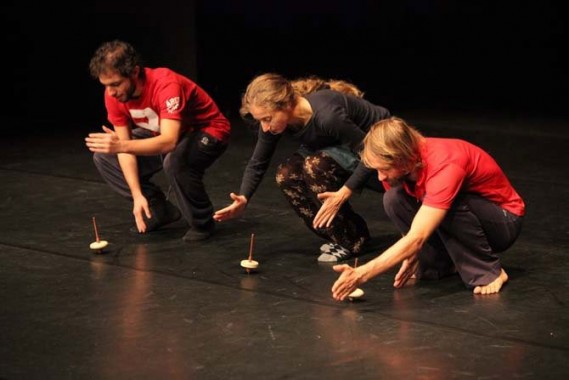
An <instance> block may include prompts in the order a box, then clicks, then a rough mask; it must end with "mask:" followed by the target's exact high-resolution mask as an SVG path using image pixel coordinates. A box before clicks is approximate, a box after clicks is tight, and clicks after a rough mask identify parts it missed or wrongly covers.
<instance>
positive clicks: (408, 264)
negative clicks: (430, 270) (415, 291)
mask: <svg viewBox="0 0 569 380" xmlns="http://www.w3.org/2000/svg"><path fill="white" fill-rule="evenodd" d="M418 267H419V260H417V255H415V256H412V257H410V258H408V259H405V260H403V263H401V268H399V272H397V274H396V275H395V281H393V287H395V288H401V287H402V286H403V285H405V283H406V282H407V281H408V280H409V279H410V278H415V275H416V274H417V268H418Z"/></svg>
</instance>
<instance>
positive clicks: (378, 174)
mask: <svg viewBox="0 0 569 380" xmlns="http://www.w3.org/2000/svg"><path fill="white" fill-rule="evenodd" d="M386 178H387V176H386V175H385V174H383V173H382V172H381V171H380V170H378V171H377V179H379V180H380V181H385V179H386Z"/></svg>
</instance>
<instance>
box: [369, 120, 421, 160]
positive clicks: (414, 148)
mask: <svg viewBox="0 0 569 380" xmlns="http://www.w3.org/2000/svg"><path fill="white" fill-rule="evenodd" d="M423 139H424V137H423V135H421V133H420V132H419V131H418V130H417V129H415V128H414V127H412V126H410V125H408V124H407V123H406V122H405V121H404V120H403V119H401V118H398V117H390V118H388V119H384V120H380V121H378V122H377V123H375V124H374V125H372V126H371V128H370V130H369V132H368V133H367V134H366V136H365V138H364V141H363V150H362V152H361V153H360V156H361V159H362V162H363V164H364V165H365V166H367V167H372V166H371V162H370V161H371V160H373V159H381V160H382V161H384V162H385V163H386V164H388V165H389V166H393V167H398V168H406V169H408V170H411V169H412V168H413V167H414V166H416V165H417V164H418V163H419V162H420V161H421V155H420V149H421V147H420V145H421V142H422V141H423Z"/></svg>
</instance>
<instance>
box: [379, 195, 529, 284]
mask: <svg viewBox="0 0 569 380" xmlns="http://www.w3.org/2000/svg"><path fill="white" fill-rule="evenodd" d="M383 204H384V207H385V212H386V214H387V215H388V217H389V218H390V219H391V220H392V221H393V223H394V224H395V225H396V227H397V229H398V230H399V231H400V232H401V233H402V234H406V233H407V232H408V231H409V228H410V227H411V223H412V221H413V218H414V217H415V215H416V214H417V211H418V210H419V207H420V206H421V203H420V202H418V201H417V199H415V198H413V197H411V196H409V195H408V194H407V193H406V192H405V190H404V189H403V187H402V186H397V187H394V188H392V189H390V190H388V191H387V192H386V193H385V194H384V196H383ZM522 221H523V217H519V216H517V215H514V214H512V213H510V212H508V211H506V210H504V209H502V208H501V207H500V206H498V205H496V204H494V203H493V202H490V201H489V200H487V199H485V198H482V197H480V196H478V195H474V194H459V195H458V197H457V199H456V200H455V201H454V203H453V205H452V207H451V208H450V210H448V213H447V215H446V216H445V218H444V220H443V222H442V223H441V225H440V226H439V227H438V228H437V229H436V230H435V233H434V234H433V235H432V236H431V237H430V238H429V239H428V241H427V242H426V243H425V245H424V246H423V248H422V249H421V251H420V253H419V273H418V274H417V275H418V277H419V278H423V279H438V278H441V277H443V276H445V275H448V274H451V273H453V268H455V269H456V271H457V272H458V273H459V275H460V277H461V278H462V280H463V282H464V283H465V284H466V286H467V287H469V288H472V287H475V286H479V285H488V284H489V283H491V282H492V281H493V280H494V279H496V278H497V277H498V275H499V274H500V271H501V268H502V267H501V265H500V260H499V257H498V253H499V252H503V251H505V250H506V249H508V248H509V247H510V246H511V245H512V244H513V243H514V242H515V240H516V239H517V238H518V236H519V234H520V231H521V227H522Z"/></svg>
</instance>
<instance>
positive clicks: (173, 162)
mask: <svg viewBox="0 0 569 380" xmlns="http://www.w3.org/2000/svg"><path fill="white" fill-rule="evenodd" d="M162 168H163V169H164V173H166V175H168V176H170V177H176V176H177V174H178V173H181V172H182V171H186V172H188V173H189V171H190V170H189V169H188V167H187V165H186V163H185V162H184V161H183V160H182V159H180V158H179V157H177V156H176V155H175V154H173V152H171V153H169V154H167V155H166V157H164V161H163V162H162Z"/></svg>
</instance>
